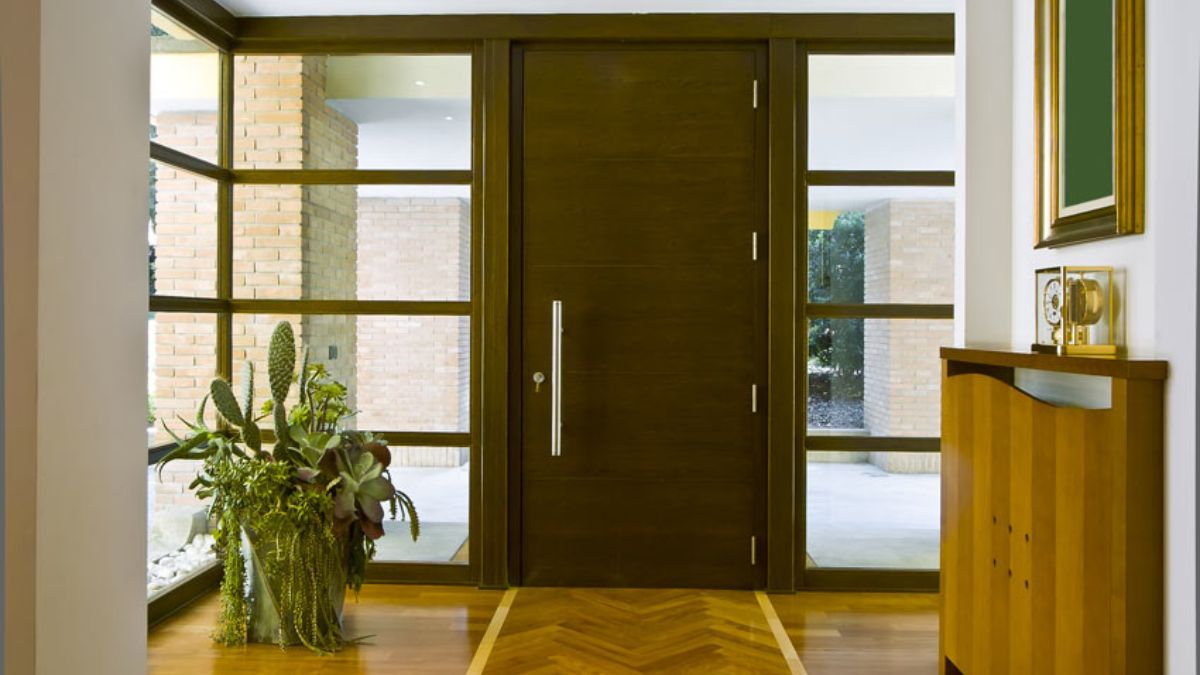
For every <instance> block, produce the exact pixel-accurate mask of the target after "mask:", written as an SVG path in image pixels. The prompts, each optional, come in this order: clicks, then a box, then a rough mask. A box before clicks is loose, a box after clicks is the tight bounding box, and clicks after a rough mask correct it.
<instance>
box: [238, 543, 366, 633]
mask: <svg viewBox="0 0 1200 675" xmlns="http://www.w3.org/2000/svg"><path fill="white" fill-rule="evenodd" d="M274 553H275V551H274V546H273V545H271V544H269V543H267V542H264V541H262V540H261V539H259V538H258V537H256V536H255V535H254V533H252V532H248V531H243V532H242V555H243V557H244V558H245V560H246V595H247V600H248V605H249V608H250V620H249V624H248V625H247V630H246V639H247V641H249V642H265V643H271V644H278V643H279V633H280V628H281V625H282V624H283V621H282V617H281V616H280V612H279V607H278V605H277V603H276V598H278V597H279V591H280V587H281V584H280V582H279V580H278V579H273V578H271V575H270V574H269V573H268V572H267V569H266V567H265V566H264V565H263V564H262V561H264V560H266V559H267V556H270V555H274ZM339 571H340V574H335V575H333V578H330V579H328V580H327V581H326V583H325V588H324V589H323V592H321V593H320V594H319V595H318V597H320V598H324V599H327V600H328V603H329V604H328V606H327V609H328V611H322V612H321V615H322V616H328V617H335V618H331V620H336V622H337V628H338V632H339V634H340V632H341V628H342V620H343V616H342V610H343V608H344V607H345V604H346V568H345V565H342V566H341V568H340V570H339ZM284 633H285V635H284V643H285V644H287V645H297V644H300V642H301V641H300V638H299V637H298V636H297V635H296V632H295V630H293V629H292V628H291V622H289V623H288V628H287V629H286V630H285V631H284Z"/></svg>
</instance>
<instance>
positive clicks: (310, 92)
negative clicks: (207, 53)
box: [234, 54, 471, 170]
mask: <svg viewBox="0 0 1200 675" xmlns="http://www.w3.org/2000/svg"><path fill="white" fill-rule="evenodd" d="M234 167H235V168H238V169H427V170H441V169H470V168H471V57H470V55H467V54H362V55H347V56H326V55H320V54H309V55H303V56H301V55H281V56H275V55H271V56H267V55H244V56H235V57H234Z"/></svg>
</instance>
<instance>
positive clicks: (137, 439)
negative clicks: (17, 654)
mask: <svg viewBox="0 0 1200 675" xmlns="http://www.w3.org/2000/svg"><path fill="white" fill-rule="evenodd" d="M41 9H42V16H41V53H40V58H41V97H40V106H41V110H40V128H41V136H40V141H39V143H40V158H41V167H40V173H39V189H38V193H39V207H40V214H39V223H38V231H39V247H38V249H39V255H38V289H37V290H38V294H39V297H38V347H39V349H38V354H37V367H38V375H37V391H36V393H35V392H29V395H30V396H34V395H36V396H37V410H38V412H37V418H38V425H37V426H38V429H37V452H38V457H37V461H38V467H37V511H36V518H37V530H36V533H37V554H36V558H37V570H38V572H37V581H36V584H37V587H36V602H37V615H36V631H37V635H36V647H35V648H36V658H37V672H38V673H45V674H46V675H62V674H65V673H99V674H107V673H112V674H114V675H116V674H120V675H129V674H131V673H139V672H144V671H145V668H146V664H145V658H146V596H145V568H146V558H145V546H146V480H145V476H146V474H145V461H146V454H145V441H146V438H145V425H144V424H143V423H140V422H144V420H145V409H146V398H145V396H146V392H145V379H144V378H143V377H142V375H141V373H143V372H144V371H145V367H146V334H145V330H146V329H145V321H146V293H147V276H146V209H147V180H146V171H147V162H148V159H147V153H148V151H147V129H148V124H149V122H148V120H147V116H146V101H147V100H148V99H149V85H148V82H149V56H148V37H147V36H148V33H147V31H148V29H147V21H148V19H149V5H148V3H146V2H145V1H144V0H106V1H105V2H95V0H41ZM31 58H33V57H32V56H31ZM29 507H32V505H29ZM29 507H27V508H29ZM29 516H30V517H35V516H34V513H33V512H32V509H31V508H30V511H29Z"/></svg>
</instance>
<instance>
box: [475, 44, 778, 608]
mask: <svg viewBox="0 0 1200 675" xmlns="http://www.w3.org/2000/svg"><path fill="white" fill-rule="evenodd" d="M588 49H605V50H610V51H634V50H646V49H654V50H663V51H698V50H706V49H723V50H730V49H736V50H743V51H748V52H750V53H752V54H753V55H754V71H755V75H754V76H755V78H756V79H757V81H758V82H759V89H758V94H759V98H758V101H757V103H758V105H757V108H756V109H755V127H754V146H755V147H754V167H755V178H754V181H755V190H756V192H757V193H758V198H757V199H756V200H755V211H756V213H755V216H754V221H755V223H756V224H757V226H756V231H757V232H758V233H759V241H758V244H759V252H760V256H759V259H758V262H759V265H758V266H757V269H756V271H755V289H756V295H757V296H758V298H759V301H758V302H757V303H755V327H754V330H755V333H756V335H755V340H756V341H757V342H759V343H760V347H761V349H760V351H759V356H758V359H757V363H756V364H755V373H756V375H755V380H756V382H758V383H759V390H760V391H759V397H760V400H761V401H763V402H764V403H765V402H767V401H769V400H770V399H771V396H770V389H769V384H768V381H767V372H768V341H769V339H770V330H769V326H768V324H767V308H768V303H767V294H766V289H767V281H768V272H769V270H768V267H769V266H768V264H767V261H766V259H765V258H764V257H763V256H762V255H761V252H763V251H766V250H770V245H769V238H770V233H769V232H768V228H767V198H768V187H769V186H768V183H767V176H768V164H767V160H768V157H767V150H768V145H767V141H768V132H769V129H768V116H767V113H768V105H767V104H766V95H765V89H766V84H767V80H766V78H767V56H768V54H767V48H766V45H765V44H763V43H761V42H755V41H735V42H728V41H704V42H695V41H679V40H638V41H629V40H595V41H592V40H589V41H538V42H521V43H511V45H510V52H509V59H510V62H509V73H510V83H509V84H510V86H509V103H510V105H509V137H508V138H509V141H508V142H509V146H508V149H509V160H510V161H509V167H508V178H509V181H508V189H509V195H508V200H509V201H508V206H509V209H508V214H509V218H508V312H509V314H508V316H509V322H508V335H507V342H508V354H507V357H508V373H509V377H508V402H507V403H508V444H507V452H506V455H507V462H506V464H507V492H508V494H507V523H506V525H507V528H506V529H507V534H508V536H507V541H506V545H507V552H508V555H507V560H506V562H507V568H508V570H507V571H508V583H509V584H511V585H515V586H520V585H522V581H523V578H524V574H523V572H524V569H523V560H522V556H523V539H522V535H523V532H522V525H523V518H524V511H523V492H522V477H523V475H524V472H523V468H524V467H523V463H522V450H523V443H524V439H523V432H524V429H523V428H522V424H523V415H522V412H523V404H524V394H525V387H524V382H523V378H524V372H525V368H524V359H525V354H524V347H523V344H524V340H523V334H522V331H523V320H522V317H523V316H524V312H523V309H524V307H523V300H524V290H525V287H524V279H523V271H524V239H523V233H524V208H523V207H524V204H523V194H524V175H523V161H522V160H523V156H524V109H523V102H524V56H525V54H526V53H527V52H530V51H571V50H588ZM485 180H486V179H485ZM764 407H765V406H764ZM753 442H754V450H755V457H756V458H757V464H758V466H757V467H756V469H755V474H756V475H755V493H756V501H757V504H756V505H755V517H754V523H753V526H752V527H753V531H754V532H755V534H756V536H757V537H758V540H757V542H756V544H757V549H756V550H757V554H756V555H757V558H758V564H757V565H756V566H755V588H763V587H765V584H766V578H767V571H766V570H767V563H768V558H767V556H766V552H767V548H768V544H767V542H768V541H769V539H770V536H769V533H768V528H767V490H766V486H767V475H766V474H767V470H768V465H769V462H768V458H767V452H768V443H767V415H766V414H764V413H763V412H762V410H761V409H760V412H759V416H758V419H757V424H756V425H755V432H754V440H753Z"/></svg>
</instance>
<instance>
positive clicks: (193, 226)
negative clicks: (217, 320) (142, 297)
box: [147, 161, 217, 298]
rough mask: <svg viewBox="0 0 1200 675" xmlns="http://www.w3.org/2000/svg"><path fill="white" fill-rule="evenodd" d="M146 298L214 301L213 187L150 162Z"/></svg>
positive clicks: (212, 183)
mask: <svg viewBox="0 0 1200 675" xmlns="http://www.w3.org/2000/svg"><path fill="white" fill-rule="evenodd" d="M147 230H148V231H147V237H148V239H149V246H150V257H149V265H150V294H151V295H173V296H178V297H187V298H215V297H216V296H217V182H216V181H215V180H211V179H209V178H205V177H204V176H200V175H197V174H194V173H190V172H188V171H184V170H183V169H178V168H176V167H174V166H171V165H170V164H166V163H164V162H156V161H151V162H150V219H149V227H148V228H147Z"/></svg>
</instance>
